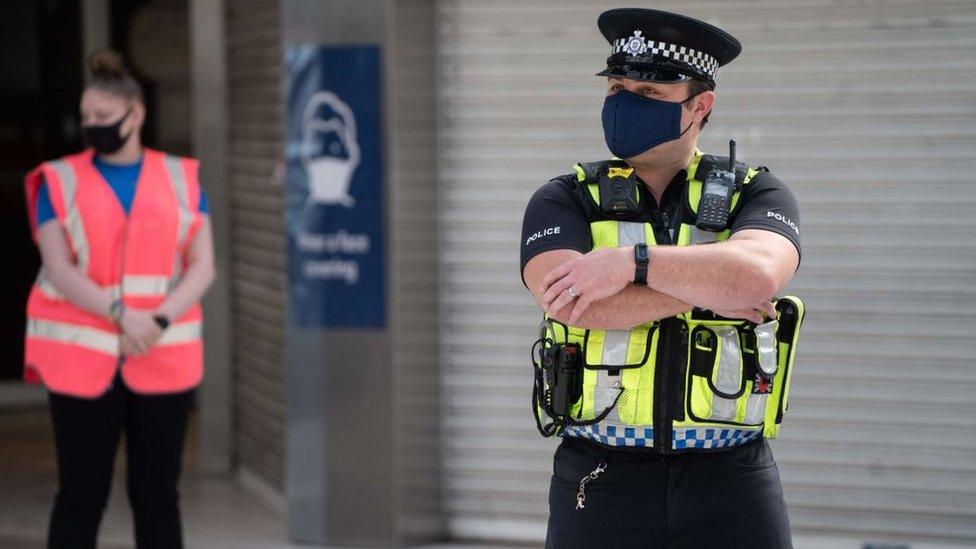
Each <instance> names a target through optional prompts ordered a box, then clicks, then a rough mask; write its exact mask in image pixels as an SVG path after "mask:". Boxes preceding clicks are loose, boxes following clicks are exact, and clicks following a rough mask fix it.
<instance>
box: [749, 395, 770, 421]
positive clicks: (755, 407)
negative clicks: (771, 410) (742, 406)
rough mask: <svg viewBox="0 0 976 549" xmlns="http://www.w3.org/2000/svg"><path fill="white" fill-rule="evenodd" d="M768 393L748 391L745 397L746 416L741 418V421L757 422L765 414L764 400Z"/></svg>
mask: <svg viewBox="0 0 976 549" xmlns="http://www.w3.org/2000/svg"><path fill="white" fill-rule="evenodd" d="M768 397H769V395H768V394H766V393H762V394H756V393H750V394H749V398H748V399H746V416H745V417H744V418H742V423H759V422H760V421H762V420H763V416H765V415H766V400H767V398H768Z"/></svg>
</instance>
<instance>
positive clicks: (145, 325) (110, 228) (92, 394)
mask: <svg viewBox="0 0 976 549" xmlns="http://www.w3.org/2000/svg"><path fill="white" fill-rule="evenodd" d="M89 65H90V69H91V71H92V80H91V83H90V84H89V85H88V86H87V87H86V88H85V90H84V93H83V94H82V96H81V119H82V132H83V135H84V138H85V142H86V144H87V146H88V148H86V149H85V150H84V151H82V152H80V153H77V154H73V155H69V156H66V157H63V158H60V159H57V160H52V161H49V162H44V163H43V164H41V165H40V166H39V167H37V168H36V169H35V170H33V171H32V172H30V173H29V174H28V175H27V178H26V186H27V197H28V208H29V216H30V218H31V228H32V230H33V235H34V239H35V240H36V242H37V245H38V247H39V249H40V251H41V259H42V267H41V270H40V273H39V274H38V277H37V281H36V282H35V283H34V287H33V288H32V290H31V293H30V297H29V299H28V305H27V317H28V321H27V344H26V357H25V370H24V377H25V379H26V380H27V381H28V382H35V383H36V382H41V383H43V384H44V386H45V387H46V389H47V391H48V402H49V404H50V410H51V420H52V424H53V428H54V442H55V451H56V454H57V462H58V492H57V496H56V498H55V501H54V506H53V509H52V512H51V517H50V526H49V530H48V547H52V548H69V547H70V548H75V547H78V548H89V547H91V548H94V547H95V543H96V539H97V537H98V528H99V524H100V522H101V518H102V513H103V511H104V509H105V506H106V503H107V500H108V495H109V489H110V486H111V479H112V469H113V463H114V459H115V451H116V448H117V447H118V441H119V436H120V434H121V432H122V431H123V430H124V431H125V434H126V436H125V440H126V462H127V466H126V472H127V478H126V486H127V492H128V496H129V504H130V506H131V508H132V515H133V519H134V523H135V524H134V526H135V541H136V547H138V548H140V549H145V548H153V547H160V548H162V547H165V548H167V549H171V548H179V547H182V544H183V542H182V528H181V523H180V513H179V506H178V499H179V495H178V490H177V483H178V481H179V477H180V470H181V456H182V451H183V443H184V438H185V433H186V425H187V418H188V414H189V411H190V408H191V405H192V403H193V398H194V392H195V388H196V387H197V386H198V385H199V383H200V381H201V379H202V377H203V343H202V340H201V322H202V314H201V308H200V304H199V300H200V298H201V297H202V296H203V294H204V293H205V292H206V290H207V288H208V287H209V286H210V284H211V282H212V281H213V278H214V259H213V241H212V235H211V230H210V224H209V221H208V215H207V201H206V195H205V194H204V193H203V191H202V190H201V188H200V185H199V183H198V181H197V161H196V160H194V159H190V158H180V157H177V156H172V155H168V154H165V153H163V152H160V151H156V150H153V149H149V148H147V147H144V146H143V145H142V141H141V138H140V135H139V133H140V130H141V128H142V125H143V123H144V122H145V119H146V107H145V104H144V102H143V93H142V88H141V87H140V85H139V84H138V83H137V82H136V80H135V79H134V78H133V77H132V76H131V74H129V72H128V71H126V70H125V68H124V66H123V64H122V59H121V57H120V56H119V55H117V54H115V53H113V52H108V51H104V52H98V53H96V54H94V55H93V56H92V57H91V58H90V59H89Z"/></svg>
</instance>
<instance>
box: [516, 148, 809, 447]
mask: <svg viewBox="0 0 976 549" xmlns="http://www.w3.org/2000/svg"><path fill="white" fill-rule="evenodd" d="M607 162H614V161H605V162H594V163H588V164H577V165H576V166H575V167H574V170H575V177H572V179H571V180H570V181H571V184H572V185H573V186H574V187H575V188H576V189H577V198H578V199H579V200H581V201H590V204H591V206H593V207H592V208H586V210H588V211H589V212H590V213H589V214H588V215H589V216H590V219H589V222H590V232H591V236H592V239H593V249H594V250H595V249H600V248H612V247H621V246H633V245H635V244H639V243H644V244H647V245H648V246H649V247H650V246H655V245H677V246H688V245H695V244H705V243H709V242H716V241H721V240H725V239H727V238H728V237H729V235H730V234H731V231H730V230H728V229H725V230H722V231H719V232H712V231H705V230H701V229H699V228H697V227H696V226H695V216H696V215H697V212H698V206H699V202H700V200H701V193H702V184H703V180H704V179H705V177H706V175H707V174H708V172H709V171H710V169H711V168H713V167H727V166H728V159H727V158H724V157H718V156H711V155H704V154H703V153H702V152H701V151H698V150H696V151H695V156H694V158H693V160H692V163H691V164H690V165H689V166H688V168H687V183H686V187H685V192H684V195H683V202H684V204H679V207H678V208H677V209H676V212H675V217H676V219H673V220H671V222H670V226H671V228H672V229H673V232H669V233H668V237H669V241H667V242H658V241H657V239H656V236H655V234H656V231H655V227H654V226H653V225H652V224H651V223H647V222H640V221H621V220H618V219H614V218H613V216H611V215H607V214H603V213H600V212H601V209H600V207H599V206H600V191H599V183H598V177H597V175H598V173H599V170H600V169H601V168H602V167H603V165H604V164H606V163H607ZM616 162H620V161H616ZM762 170H765V168H760V169H754V168H750V167H748V166H746V165H745V164H741V163H737V165H736V169H735V172H736V181H737V183H738V187H737V189H736V191H735V192H734V194H733V196H732V200H731V203H730V206H729V209H730V217H731V215H732V214H733V213H734V212H735V211H736V208H737V207H738V205H739V195H740V192H741V189H742V188H743V186H745V185H748V184H749V182H750V181H751V180H752V178H753V177H754V176H755V175H757V174H758V173H759V172H760V171H762ZM570 177H571V176H567V179H569V178H570ZM637 184H638V185H639V184H640V183H637ZM635 196H637V197H638V198H639V196H640V193H637V192H635ZM657 234H661V231H657ZM651 257H652V259H651V261H652V262H653V252H652V254H651ZM776 306H777V318H776V319H770V320H768V321H766V322H764V323H762V324H755V323H753V322H751V321H747V320H743V319H727V318H724V317H720V316H717V315H715V314H714V313H712V312H710V311H705V310H701V309H698V308H697V307H696V308H695V309H693V310H692V311H688V312H685V313H681V314H679V315H675V316H672V317H668V318H663V319H660V320H655V321H653V322H648V323H645V324H641V325H639V326H635V327H633V328H632V329H630V330H599V329H587V328H582V327H577V326H569V325H566V324H563V323H561V322H559V321H557V320H555V319H550V318H549V317H548V315H544V320H545V322H544V330H543V333H542V334H541V336H542V338H543V339H541V340H540V342H542V341H544V340H546V339H547V338H548V341H549V342H550V344H551V343H572V344H576V345H579V348H580V353H579V355H580V357H581V362H582V371H583V375H582V387H581V390H580V391H579V397H578V399H577V400H576V401H575V402H572V406H571V411H570V415H569V417H568V420H567V419H562V418H558V417H557V418H553V419H555V420H556V421H555V422H554V423H552V424H550V425H549V426H547V427H548V429H543V426H542V425H541V423H540V424H539V427H540V431H545V432H543V434H544V435H547V436H548V435H551V434H555V433H558V432H562V433H564V434H567V435H572V436H577V437H582V438H588V439H591V440H595V441H597V442H601V443H604V444H608V445H613V446H638V447H656V448H658V449H659V450H661V451H682V450H691V449H711V448H722V447H728V446H734V445H737V444H740V443H743V442H746V441H748V440H751V439H754V438H758V437H761V436H766V437H768V438H775V437H776V436H777V435H778V433H779V428H780V424H781V422H782V419H783V412H784V410H785V408H786V405H787V403H788V400H787V399H788V396H789V386H790V382H791V379H792V376H793V361H794V357H795V353H796V343H797V339H798V337H799V332H800V326H801V324H802V321H803V316H804V308H803V302H802V301H801V300H800V299H799V298H798V297H796V296H784V297H783V298H780V299H778V300H777V303H776ZM537 366H540V365H539V364H537ZM770 372H771V373H770ZM539 373H540V372H539V371H538V370H537V383H540V384H541V378H540V377H538V374H539ZM537 387H538V390H537V391H536V398H539V399H540V400H537V401H536V403H535V407H536V410H535V412H536V419H537V422H538V421H540V415H541V414H542V413H547V412H546V410H545V408H546V406H545V404H546V399H547V398H549V395H547V394H545V393H546V391H548V390H550V388H547V387H546V386H545V385H544V384H541V385H537ZM578 389H580V388H578Z"/></svg>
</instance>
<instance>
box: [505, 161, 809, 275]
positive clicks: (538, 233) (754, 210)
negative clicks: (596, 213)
mask: <svg viewBox="0 0 976 549" xmlns="http://www.w3.org/2000/svg"><path fill="white" fill-rule="evenodd" d="M686 177H687V174H686V172H685V170H681V171H680V172H678V173H677V174H676V175H675V176H674V178H673V179H672V180H671V182H670V183H669V184H668V187H667V189H665V191H664V195H663V196H662V197H661V205H660V207H659V206H658V205H657V204H656V202H655V200H654V197H653V195H651V193H650V191H648V190H647V188H646V187H644V186H643V185H641V187H640V191H641V197H640V201H641V206H642V207H641V212H640V213H639V214H638V216H637V217H636V218H635V219H633V221H641V222H647V223H651V224H652V225H653V226H654V228H655V239H656V240H657V242H658V243H659V244H665V243H671V242H672V239H673V237H674V236H676V235H677V231H676V230H675V231H674V232H673V234H669V233H667V232H666V230H665V228H664V224H665V223H668V222H670V221H673V220H674V219H675V209H676V208H677V207H679V206H680V207H682V208H685V207H686V206H685V205H684V204H682V202H683V200H682V198H683V196H684V188H685V186H687V184H688V183H687V181H686ZM575 184H576V183H575V176H564V177H559V178H556V179H553V180H552V181H550V182H548V183H546V184H545V185H543V186H542V187H540V188H539V190H537V191H536V192H535V194H534V195H532V198H531V199H530V200H529V204H528V206H526V208H525V217H524V219H523V221H522V245H521V248H522V252H521V270H522V271H524V270H525V264H526V263H528V261H529V260H530V259H532V258H533V257H535V256H536V255H537V254H540V253H542V252H545V251H549V250H560V249H568V250H577V251H579V252H581V253H586V252H589V251H590V250H591V249H593V239H592V236H591V234H590V224H589V221H588V216H587V213H588V212H587V209H588V208H590V207H592V205H591V204H589V202H588V201H583V200H581V199H580V198H579V197H578V196H577V194H576V191H575V190H574V186H575ZM686 219H687V218H686ZM729 226H730V228H731V231H732V233H735V232H737V231H741V230H742V229H765V230H767V231H773V232H775V233H778V234H781V235H783V236H785V237H786V238H788V239H789V240H790V242H792V243H793V245H794V246H796V250H797V253H798V254H799V253H800V228H799V227H800V211H799V207H798V206H797V203H796V198H795V197H794V196H793V193H792V192H791V191H790V189H789V187H787V186H786V184H785V183H783V182H782V181H780V180H779V179H778V178H777V177H776V176H774V175H773V174H771V173H768V172H760V173H759V174H757V175H756V176H755V177H753V178H752V180H750V181H749V183H748V184H746V185H744V186H743V188H742V191H741V192H740V194H739V205H738V207H737V211H736V212H735V214H734V215H733V217H732V218H731V219H730V220H729ZM797 268H799V264H798V265H797ZM522 283H523V284H525V277H524V275H523V277H522Z"/></svg>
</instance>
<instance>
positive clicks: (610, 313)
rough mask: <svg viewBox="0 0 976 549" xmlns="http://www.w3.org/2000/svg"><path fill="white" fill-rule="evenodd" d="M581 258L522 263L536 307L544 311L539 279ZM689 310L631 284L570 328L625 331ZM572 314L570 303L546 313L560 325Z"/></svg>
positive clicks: (562, 253)
mask: <svg viewBox="0 0 976 549" xmlns="http://www.w3.org/2000/svg"><path fill="white" fill-rule="evenodd" d="M582 256H583V254H581V253H580V252H577V251H575V250H550V251H548V252H542V253H540V254H539V255H536V256H535V257H533V258H532V259H530V260H529V261H528V263H526V265H525V270H524V272H523V275H524V277H525V283H526V285H527V286H528V287H529V290H531V292H532V295H533V297H535V300H536V302H537V303H539V306H540V307H542V308H544V309H545V308H546V307H545V305H544V303H543V295H544V294H545V287H544V285H543V284H542V280H543V278H544V277H545V276H546V275H547V274H548V273H549V272H551V271H552V270H553V269H554V268H556V267H558V266H559V265H562V264H564V263H566V262H569V261H572V260H574V259H577V258H580V257H582ZM631 276H633V275H631ZM691 308H692V306H691V305H690V304H688V303H687V302H684V301H682V300H680V299H677V298H675V297H672V296H670V295H667V294H665V293H662V292H659V291H657V290H653V289H651V288H648V287H641V286H635V285H633V284H631V285H629V286H627V287H625V288H623V289H622V290H621V291H620V292H618V293H616V294H614V295H612V296H610V297H608V298H606V299H603V300H601V301H597V302H595V303H593V304H592V305H590V306H589V307H587V308H586V311H585V312H583V313H582V315H580V317H579V318H578V319H576V320H575V321H574V322H573V323H572V324H573V326H579V327H581V328H590V329H604V330H614V329H627V328H632V327H634V326H637V325H640V324H644V323H647V322H651V321H654V320H659V319H662V318H667V317H669V316H674V315H676V314H679V313H683V312H685V311H690V310H691ZM572 310H573V306H572V304H571V303H570V304H567V305H565V306H563V307H561V308H560V309H558V310H549V316H550V317H552V318H554V319H556V320H558V321H560V322H563V323H569V318H570V315H571V313H572Z"/></svg>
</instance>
